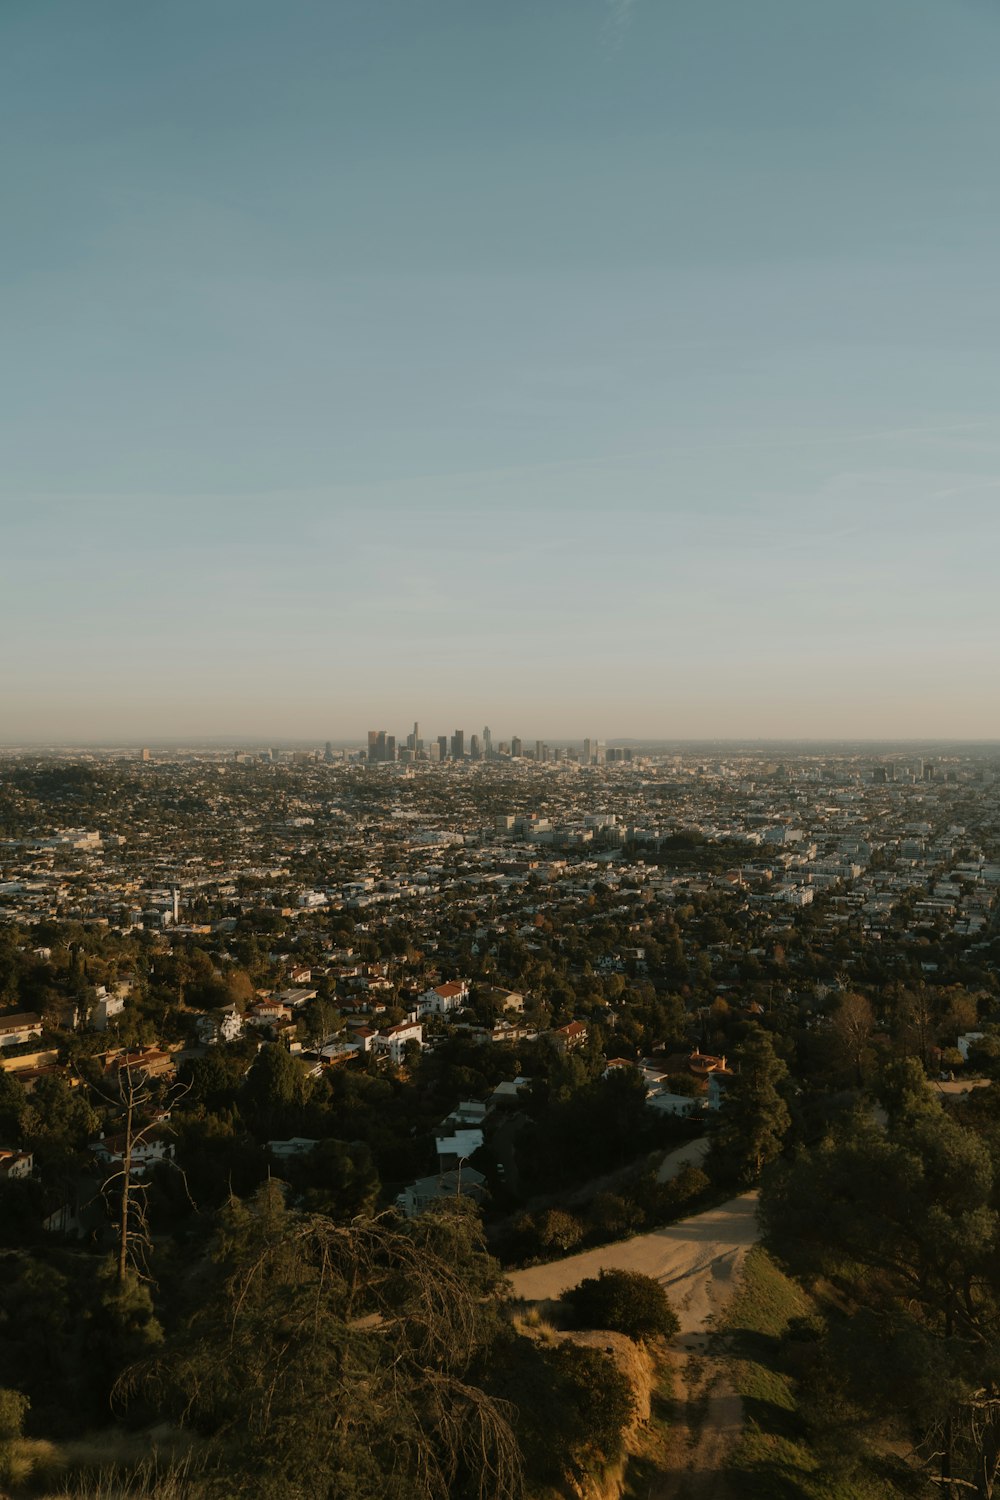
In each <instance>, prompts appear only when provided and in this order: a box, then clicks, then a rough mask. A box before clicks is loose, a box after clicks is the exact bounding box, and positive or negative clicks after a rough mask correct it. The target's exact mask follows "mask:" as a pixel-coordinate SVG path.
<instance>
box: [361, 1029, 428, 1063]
mask: <svg viewBox="0 0 1000 1500" xmlns="http://www.w3.org/2000/svg"><path fill="white" fill-rule="evenodd" d="M407 1042H416V1044H417V1046H418V1047H422V1046H423V1044H424V1028H423V1027H422V1026H421V1024H420V1022H419V1021H400V1023H399V1025H398V1026H387V1027H386V1029H385V1031H380V1032H379V1033H378V1035H377V1036H376V1037H374V1039H373V1042H372V1050H373V1051H374V1052H376V1053H378V1054H381V1056H383V1057H388V1058H389V1061H390V1062H394V1063H397V1064H398V1063H401V1062H402V1061H403V1055H404V1053H405V1051H406V1044H407Z"/></svg>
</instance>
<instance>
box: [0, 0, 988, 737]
mask: <svg viewBox="0 0 1000 1500" xmlns="http://www.w3.org/2000/svg"><path fill="white" fill-rule="evenodd" d="M234 17H235V13H234V11H233V8H232V6H230V5H229V4H228V3H225V0H208V3H202V0H199V3H198V4H195V3H194V0H176V3H175V4H173V5H172V6H170V7H168V8H161V9H159V10H157V9H156V8H149V7H146V8H138V9H134V10H133V11H130V12H129V13H128V15H127V18H125V19H123V13H122V9H121V7H120V5H117V4H114V3H112V0H95V3H93V4H91V5H88V6H87V7H85V8H83V7H80V6H77V5H72V4H70V3H69V0H49V3H46V4H45V5H41V6H29V7H20V8H17V7H14V8H11V7H8V8H7V10H6V12H5V14H4V15H3V17H2V19H0V37H2V40H3V42H4V45H3V47H2V48H0V85H2V97H3V99H4V111H5V120H6V123H7V138H8V139H9V140H11V141H12V142H14V143H16V146H15V149H13V150H12V151H11V152H10V153H9V154H8V157H7V158H6V160H5V162H4V163H3V164H0V175H2V180H3V186H4V193H5V203H6V205H7V210H8V212H7V225H8V233H7V236H6V242H5V271H6V275H5V278H4V280H3V284H2V286H0V315H2V316H3V319H4V326H5V331H6V334H7V337H6V341H5V342H6V346H7V348H8V349H9V350H10V351H12V357H9V358H8V360H7V361H6V362H5V367H4V369H3V372H2V373H0V382H2V396H3V403H2V410H3V413H4V415H3V419H2V421H3V427H4V436H5V461H4V468H3V474H2V476H0V639H2V640H3V643H4V650H3V652H2V653H0V742H3V743H7V744H9V743H28V742H30V743H54V742H57V741H58V742H63V743H65V742H82V741H87V742H89V743H107V742H108V741H112V740H114V741H117V740H128V741H130V742H141V741H146V740H156V739H160V738H169V739H172V740H177V739H179V738H186V739H189V740H194V741H197V740H201V739H206V738H210V737H213V738H220V737H222V738H226V739H228V740H231V741H233V742H235V741H238V740H241V739H253V740H255V741H267V740H269V739H272V738H281V737H284V738H286V739H300V740H305V739H312V740H318V741H319V742H320V743H322V742H323V741H325V740H326V739H328V738H329V737H330V736H331V735H334V736H335V737H337V738H344V737H345V736H349V735H350V736H354V735H357V736H359V737H361V736H363V735H364V733H365V730H366V727H367V725H369V724H374V723H378V724H382V723H385V722H387V721H388V720H389V719H390V717H391V716H392V714H393V713H394V712H395V709H394V705H396V704H399V703H401V702H404V701H408V700H413V701H416V702H419V703H420V704H421V705H422V709H421V713H422V722H426V723H427V724H428V725H429V724H431V723H433V724H435V725H438V726H442V727H443V726H448V733H449V734H450V733H451V732H452V730H453V729H454V727H455V724H456V723H458V722H460V720H459V719H458V718H457V717H456V715H457V714H459V713H460V714H461V715H462V716H463V717H464V719H465V722H466V723H467V724H468V723H472V722H475V723H477V724H478V725H479V726H482V725H485V724H487V723H488V724H490V725H492V726H493V729H494V733H495V734H496V735H497V737H499V736H500V734H501V727H500V726H503V728H502V732H503V734H504V735H506V736H508V737H509V734H510V733H511V732H512V730H511V726H514V725H515V724H516V723H517V722H519V723H520V724H521V725H522V726H524V727H525V728H527V727H528V726H529V725H530V727H531V729H532V737H533V738H534V737H535V735H536V734H540V735H541V736H542V737H544V738H547V739H550V740H557V739H565V738H567V737H569V736H571V735H574V734H576V733H577V732H578V731H579V727H580V726H587V727H588V728H589V731H590V732H591V733H592V734H594V735H595V736H600V737H602V738H605V739H607V738H611V737H613V736H614V735H615V733H616V732H617V733H618V734H628V735H629V736H631V737H637V738H653V739H659V738H663V737H664V736H675V737H679V738H689V739H740V738H757V739H788V738H794V739H810V740H828V739H833V740H841V739H852V738H866V739H889V740H898V739H911V740H922V739H926V738H939V737H942V736H944V737H949V738H955V739H967V740H987V739H991V738H996V737H998V736H1000V695H998V694H997V693H996V691H995V689H994V688H993V681H994V679H995V675H996V657H997V647H998V643H1000V591H998V590H997V589H996V586H995V578H994V575H995V571H996V559H997V557H998V556H1000V505H998V503H997V500H998V491H1000V418H998V416H997V413H998V411H1000V366H998V362H997V359H996V352H995V344H996V341H995V338H994V337H993V332H994V329H995V327H996V325H997V322H998V320H1000V287H998V284H997V279H996V274H995V267H996V264H997V260H998V256H1000V200H998V199H997V196H996V194H995V193H991V192H990V191H989V188H988V184H989V183H990V182H991V181H992V179H993V176H994V175H995V173H994V169H993V162H992V155H993V141H994V140H995V139H996V138H997V135H998V133H1000V90H998V89H997V88H996V77H995V72H996V65H995V58H996V55H997V44H998V41H1000V16H998V15H997V13H996V11H995V10H993V9H992V8H990V7H986V6H983V5H981V4H978V3H974V0H956V3H949V4H945V3H943V0H884V3H883V4H882V5H880V6H879V7H878V8H877V12H873V9H872V7H871V6H870V5H866V4H863V3H862V0H843V3H842V4H841V5H839V6H837V7H835V8H833V9H832V10H831V9H830V8H820V7H816V6H810V5H803V4H802V3H801V0H768V3H767V4H766V5H763V6H755V7H748V6H747V5H746V4H745V3H743V0H705V3H704V4H702V5H700V6H698V7H693V8H692V7H689V8H687V9H684V8H681V7H670V6H663V5H657V4H655V3H653V0H633V3H630V4H622V3H617V4H615V3H611V0H553V3H552V4H550V5H546V6H544V7H539V6H537V5H534V4H530V3H528V0H514V3H511V4H505V5H503V6H500V7H468V6H466V5H463V4H459V3H457V0H426V3H421V4H420V5H417V6H415V5H412V4H404V3H403V0H366V3H365V4H359V3H354V0H350V3H346V4H344V5H340V6H331V7H321V6H319V7H318V6H313V5H306V4H299V3H297V0H292V3H291V4H290V5H288V6H282V7H274V6H273V5H270V4H267V3H266V0H244V3H241V5H240V7H239V11H238V24H234ZM402 727H403V725H402V724H400V725H399V728H400V729H401V728H402ZM396 732H398V730H397V731H396ZM477 732H478V731H477Z"/></svg>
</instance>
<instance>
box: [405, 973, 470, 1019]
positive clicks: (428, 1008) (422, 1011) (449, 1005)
mask: <svg viewBox="0 0 1000 1500" xmlns="http://www.w3.org/2000/svg"><path fill="white" fill-rule="evenodd" d="M468 998H469V982H468V980H467V979H450V980H449V981H448V982H447V984H439V985H435V987H434V988H433V989H431V990H424V993H423V994H422V995H420V996H419V997H418V999H417V1014H418V1015H420V1016H428V1015H432V1016H449V1015H451V1013H452V1012H453V1011H456V1010H461V1009H462V1007H463V1006H464V1005H465V1003H466V1001H467V1000H468Z"/></svg>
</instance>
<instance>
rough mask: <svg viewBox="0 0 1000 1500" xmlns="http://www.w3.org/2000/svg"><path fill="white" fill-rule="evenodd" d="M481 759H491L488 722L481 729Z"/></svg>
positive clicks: (491, 738)
mask: <svg viewBox="0 0 1000 1500" xmlns="http://www.w3.org/2000/svg"><path fill="white" fill-rule="evenodd" d="M483 759H484V760H492V759H493V736H492V735H491V734H490V726H489V725H488V724H487V725H486V727H485V728H484V729H483Z"/></svg>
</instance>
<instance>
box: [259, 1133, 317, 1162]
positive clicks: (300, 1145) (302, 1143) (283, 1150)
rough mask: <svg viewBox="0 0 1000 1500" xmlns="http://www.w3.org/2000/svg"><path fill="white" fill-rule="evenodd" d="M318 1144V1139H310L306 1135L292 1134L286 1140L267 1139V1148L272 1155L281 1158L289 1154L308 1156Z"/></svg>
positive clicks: (285, 1157)
mask: <svg viewBox="0 0 1000 1500" xmlns="http://www.w3.org/2000/svg"><path fill="white" fill-rule="evenodd" d="M318 1145H319V1141H316V1140H311V1139H310V1138H309V1137H308V1136H304V1135H293V1136H290V1137H289V1138H288V1140H287V1141H268V1143H267V1149H268V1151H270V1153H271V1155H272V1156H276V1157H278V1159H279V1160H281V1159H287V1158H288V1157H290V1156H308V1155H309V1153H310V1151H312V1150H314V1149H315V1147H316V1146H318Z"/></svg>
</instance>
